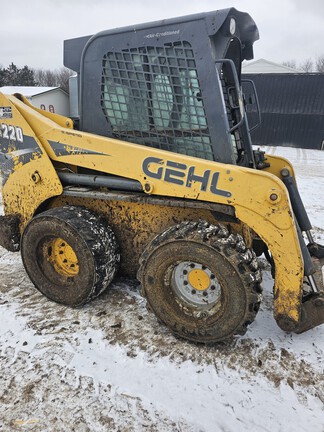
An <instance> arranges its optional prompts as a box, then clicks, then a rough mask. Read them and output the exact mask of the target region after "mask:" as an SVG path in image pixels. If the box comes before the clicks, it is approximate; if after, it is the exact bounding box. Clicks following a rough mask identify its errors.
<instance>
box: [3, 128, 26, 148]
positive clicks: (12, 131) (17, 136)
mask: <svg viewBox="0 0 324 432" xmlns="http://www.w3.org/2000/svg"><path fill="white" fill-rule="evenodd" d="M0 138H4V139H7V140H9V141H19V142H21V143H22V142H23V141H24V134H23V131H22V129H21V127H19V126H12V125H8V124H7V123H1V125H0Z"/></svg>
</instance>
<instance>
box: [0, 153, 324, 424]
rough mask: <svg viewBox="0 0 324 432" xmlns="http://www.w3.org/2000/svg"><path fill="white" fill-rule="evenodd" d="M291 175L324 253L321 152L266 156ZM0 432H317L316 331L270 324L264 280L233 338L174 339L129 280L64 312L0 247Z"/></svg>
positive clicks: (323, 420) (322, 335)
mask: <svg viewBox="0 0 324 432" xmlns="http://www.w3.org/2000/svg"><path fill="white" fill-rule="evenodd" d="M265 150H266V151H267V152H268V153H270V154H276V155H281V156H284V157H286V158H287V159H289V160H290V161H291V162H292V163H293V164H294V167H295V171H296V174H297V181H298V186H299V190H300V192H301V195H302V198H303V200H304V203H305V205H306V208H307V210H308V213H309V216H310V219H311V220H312V222H313V225H314V230H313V234H314V237H315V238H316V240H317V241H319V242H322V243H324V218H323V215H324V199H323V190H324V152H320V151H316V150H304V149H294V148H279V147H269V148H265ZM0 275H1V283H0V320H1V328H0V365H1V375H0V431H6V432H7V431H8V432H9V431H15V430H17V431H22V430H23V431H37V432H39V431H40V432H42V431H44V432H45V431H46V432H47V431H55V432H57V431H78V432H82V431H98V432H99V431H145V430H146V431H159V432H163V431H182V432H184V431H185V432H187V431H188V432H202V431H206V432H217V431H224V432H232V431H233V432H234V431H235V432H236V431H251V432H258V431H269V432H270V431H271V432H276V431H285V432H288V431H294V432H298V431H305V430H310V431H312V432H323V431H324V376H323V369H324V325H322V326H320V327H317V328H315V329H313V330H311V331H309V332H307V333H304V334H301V335H294V334H289V333H284V332H283V331H281V330H280V329H279V328H278V327H277V325H276V323H275V321H274V319H273V316H272V303H273V299H272V285H273V281H272V278H271V275H270V273H269V271H268V270H267V268H265V270H264V271H263V290H264V299H263V303H262V307H261V310H260V312H259V313H258V315H257V318H256V320H255V322H254V323H253V324H252V325H251V326H250V327H249V330H248V332H247V334H246V335H245V336H244V337H237V338H234V339H233V340H231V341H229V342H226V343H222V344H217V345H215V346H205V345H195V344H192V343H189V342H187V341H184V340H181V339H178V338H175V337H174V336H173V335H172V334H171V333H170V331H169V330H168V329H167V328H165V327H164V326H163V325H162V324H161V323H159V322H158V321H157V319H156V318H155V316H154V315H153V314H152V313H149V312H148V311H147V310H146V307H145V301H144V300H143V299H142V298H141V297H140V295H139V293H138V284H137V282H136V281H134V280H125V279H118V280H116V281H115V282H114V283H113V284H112V286H111V289H109V290H108V291H107V292H105V293H104V294H103V295H102V296H100V298H98V299H96V300H95V301H93V302H92V303H90V304H89V305H86V306H85V307H83V308H81V309H69V308H66V307H64V306H61V305H58V304H55V303H52V302H50V301H48V300H47V299H46V298H44V297H43V296H42V295H41V294H40V293H38V291H37V290H36V289H35V288H34V287H33V285H32V283H31V282H30V281H29V279H28V277H27V275H26V273H25V271H24V269H23V266H22V263H21V259H20V256H19V254H13V253H9V252H7V251H6V250H4V249H2V248H0Z"/></svg>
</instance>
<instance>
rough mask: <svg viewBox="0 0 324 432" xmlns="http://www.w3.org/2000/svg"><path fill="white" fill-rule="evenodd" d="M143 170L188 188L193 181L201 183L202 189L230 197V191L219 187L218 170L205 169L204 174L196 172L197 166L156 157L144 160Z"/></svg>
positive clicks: (148, 174) (146, 173)
mask: <svg viewBox="0 0 324 432" xmlns="http://www.w3.org/2000/svg"><path fill="white" fill-rule="evenodd" d="M142 168H143V172H144V173H145V175H147V176H148V177H151V178H155V179H158V180H163V181H165V182H168V183H173V184H176V185H179V186H185V187H187V188H191V187H192V183H193V182H195V183H199V184H200V190H201V191H202V192H206V191H207V189H209V191H210V192H211V193H213V194H214V195H220V196H223V197H230V196H231V195H232V194H231V192H229V191H226V190H223V189H219V188H218V187H217V184H218V180H219V175H220V173H219V172H218V171H215V172H212V171H211V170H205V171H204V172H203V174H202V175H197V174H196V172H195V171H196V167H195V166H188V165H186V164H183V163H178V162H173V161H171V160H167V161H165V160H163V159H160V158H156V157H147V158H146V159H144V161H143V165H142Z"/></svg>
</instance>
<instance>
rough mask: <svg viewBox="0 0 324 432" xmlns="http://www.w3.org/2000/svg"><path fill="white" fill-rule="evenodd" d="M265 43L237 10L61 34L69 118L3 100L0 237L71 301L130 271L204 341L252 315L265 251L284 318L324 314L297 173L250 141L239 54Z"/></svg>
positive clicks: (167, 317)
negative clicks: (72, 77)
mask: <svg viewBox="0 0 324 432" xmlns="http://www.w3.org/2000/svg"><path fill="white" fill-rule="evenodd" d="M258 37H259V36H258V30H257V27H256V25H255V23H254V21H253V20H252V19H251V17H250V16H249V15H248V14H246V13H242V12H239V11H237V10H236V9H233V8H231V9H226V10H220V11H216V12H210V13H203V14H198V15H192V16H187V17H182V18H176V19H169V20H164V21H161V22H155V23H149V24H143V25H138V26H135V27H134V26H132V27H127V28H122V29H117V30H111V31H105V32H102V33H99V34H96V35H94V36H91V37H82V38H77V39H72V40H68V41H65V45H64V64H65V66H67V67H69V68H70V69H72V70H74V71H75V72H76V73H77V78H76V80H77V82H76V85H75V91H74V92H72V93H71V95H70V97H71V101H72V102H73V106H72V108H73V109H72V111H71V114H72V115H71V118H66V117H61V116H58V115H56V114H53V113H47V112H45V111H41V110H39V109H37V108H35V107H33V106H31V105H30V104H29V103H28V101H27V100H26V99H25V98H24V97H23V96H22V95H18V94H16V95H7V96H6V95H1V96H0V123H1V136H0V146H1V155H0V156H1V160H0V162H1V173H2V186H3V188H2V196H3V204H4V212H5V214H4V216H2V217H1V223H0V240H1V242H0V243H1V245H2V246H4V247H5V248H7V249H8V250H10V251H18V250H20V251H21V255H22V260H23V264H24V266H25V269H26V272H27V273H28V275H29V277H30V279H31V281H32V282H33V283H34V285H35V286H36V288H37V289H38V290H39V291H41V292H42V293H43V294H44V295H46V296H47V297H48V298H49V299H51V300H53V301H56V302H59V303H63V304H65V305H69V306H74V307H76V306H81V305H83V304H84V303H85V302H88V301H89V300H91V299H93V298H94V297H96V296H98V295H99V294H100V293H101V292H102V291H103V290H104V289H105V288H106V287H107V286H108V285H109V283H110V282H111V281H112V279H113V278H114V276H115V275H116V273H117V271H120V273H121V274H124V275H128V276H131V277H133V276H135V275H136V274H137V277H138V279H139V281H140V282H141V291H142V294H143V296H144V297H145V298H146V299H147V304H148V306H149V308H150V309H151V310H152V311H153V312H154V313H155V314H156V315H157V317H158V318H159V319H160V320H161V321H162V322H163V323H165V324H166V325H167V326H168V327H169V328H170V329H171V330H172V331H173V332H174V333H175V334H177V335H178V336H181V337H184V338H187V339H189V340H192V341H195V342H205V343H211V342H217V341H222V340H224V339H227V338H229V337H231V336H233V335H236V334H244V332H245V331H246V329H247V326H248V325H249V324H251V322H252V321H253V320H254V318H255V316H256V314H257V312H258V309H259V306H260V301H261V286H260V284H261V271H260V269H259V265H258V260H257V256H260V255H261V254H265V255H266V256H267V257H268V259H269V261H270V263H271V266H272V272H273V276H274V317H275V319H276V321H277V323H278V325H279V326H280V327H281V328H282V329H283V330H285V331H292V332H297V333H301V332H304V331H306V330H309V329H311V328H313V327H315V326H318V325H320V324H322V323H323V322H324V294H323V279H322V274H321V266H322V265H323V246H320V245H318V244H316V243H315V242H314V240H313V237H312V233H311V228H312V227H311V224H310V222H309V220H308V217H307V214H306V212H305V209H304V206H303V203H302V201H301V199H300V196H299V194H298V189H297V186H296V181H295V176H294V170H293V167H292V166H291V164H290V163H289V162H288V161H287V160H285V159H283V158H280V157H276V156H272V155H271V156H270V155H265V154H264V152H262V151H260V150H253V147H252V143H251V138H250V129H251V128H250V126H249V124H248V121H247V115H246V109H245V108H246V104H245V100H244V98H243V95H242V80H241V64H242V61H243V60H244V59H251V58H253V43H254V42H255V41H256V40H257V39H258ZM72 84H73V83H72ZM304 238H307V243H308V244H307V245H306V242H305V240H304Z"/></svg>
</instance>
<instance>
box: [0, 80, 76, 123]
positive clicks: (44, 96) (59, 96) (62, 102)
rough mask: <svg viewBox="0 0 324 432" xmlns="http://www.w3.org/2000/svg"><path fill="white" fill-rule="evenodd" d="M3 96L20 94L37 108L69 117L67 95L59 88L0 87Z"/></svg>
mask: <svg viewBox="0 0 324 432" xmlns="http://www.w3.org/2000/svg"><path fill="white" fill-rule="evenodd" d="M0 92H1V93H4V94H14V93H20V94H22V95H24V96H25V97H26V98H27V99H28V100H29V102H30V103H31V104H33V105H34V106H35V107H37V108H41V109H43V110H46V111H49V112H54V113H56V114H61V115H64V116H69V115H70V114H69V95H68V94H67V93H66V92H65V91H64V90H62V89H61V88H60V87H22V86H12V87H11V86H6V87H0Z"/></svg>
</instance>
